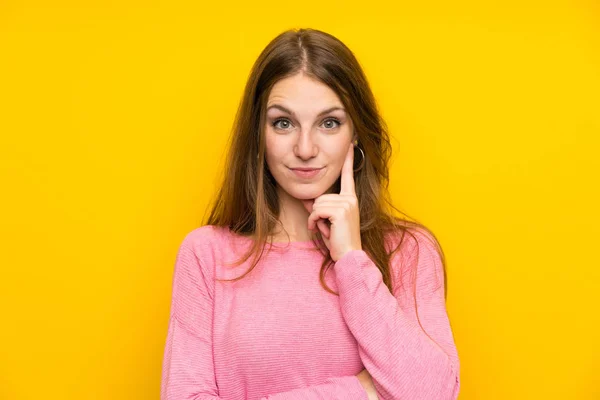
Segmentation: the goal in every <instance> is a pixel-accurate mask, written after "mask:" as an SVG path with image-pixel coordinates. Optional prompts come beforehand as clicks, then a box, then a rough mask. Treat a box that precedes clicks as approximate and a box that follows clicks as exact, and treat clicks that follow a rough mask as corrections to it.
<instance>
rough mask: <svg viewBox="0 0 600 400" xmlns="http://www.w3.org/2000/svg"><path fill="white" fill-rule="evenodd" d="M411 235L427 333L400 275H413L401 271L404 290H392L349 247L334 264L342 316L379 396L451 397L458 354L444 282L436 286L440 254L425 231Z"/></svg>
mask: <svg viewBox="0 0 600 400" xmlns="http://www.w3.org/2000/svg"><path fill="white" fill-rule="evenodd" d="M415 236H416V237H417V239H418V241H419V248H418V249H419V251H418V253H419V254H418V258H417V259H416V260H417V261H416V262H415V263H414V265H415V266H416V293H415V294H416V299H417V305H418V315H419V319H420V321H421V325H422V326H423V328H424V330H425V331H426V332H427V333H425V332H424V331H423V329H421V326H420V325H419V323H418V322H417V318H416V311H417V309H416V306H415V304H414V302H413V300H412V295H413V292H412V286H409V282H410V281H409V280H406V281H405V279H404V275H408V276H409V277H411V276H414V275H411V274H410V273H409V271H403V276H402V280H403V286H402V288H403V289H404V290H396V287H395V288H394V292H396V294H395V295H393V294H392V293H390V291H389V289H388V288H387V286H385V285H384V283H383V279H382V275H381V272H380V271H379V269H378V268H377V266H376V265H375V263H374V262H373V261H372V260H371V259H370V258H369V257H368V255H367V253H366V252H364V251H363V250H353V251H350V252H348V253H346V254H345V255H344V256H343V257H341V258H340V259H339V260H338V261H337V262H336V264H335V272H336V279H337V283H338V288H339V294H340V305H341V308H342V315H343V316H344V319H345V321H346V323H347V325H348V327H349V329H350V331H351V332H352V334H353V335H354V337H355V338H356V340H357V342H358V347H359V354H360V357H361V359H362V361H363V364H364V365H365V368H366V369H367V370H368V371H369V373H370V374H371V377H372V380H373V383H374V385H375V387H376V389H377V394H378V396H379V398H380V399H382V400H384V399H385V400H388V399H401V400H409V399H410V400H415V399H435V400H442V399H443V400H455V399H456V398H457V397H458V391H459V387H460V380H459V359H458V354H457V350H456V347H455V345H454V339H453V335H452V331H451V328H450V323H449V320H448V315H447V313H446V308H445V299H444V285H443V283H442V284H441V285H439V282H443V280H441V277H443V269H442V264H441V259H440V258H439V255H438V253H437V252H436V251H435V248H434V246H433V244H431V243H430V242H429V241H428V240H427V239H426V238H425V236H424V233H421V231H419V232H416V235H415ZM409 237H410V236H407V238H409ZM405 240H406V239H405ZM415 252H416V250H415ZM399 253H402V252H396V253H395V254H394V257H392V260H391V264H392V265H391V267H392V271H393V272H394V274H398V272H396V270H398V269H400V267H399V266H398V264H399V263H400V261H399V260H400V258H399V257H401V256H402V255H401V254H400V255H399ZM413 259H414V258H411V259H409V260H408V261H410V260H413ZM408 265H413V263H408Z"/></svg>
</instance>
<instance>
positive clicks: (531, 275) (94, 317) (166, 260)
mask: <svg viewBox="0 0 600 400" xmlns="http://www.w3.org/2000/svg"><path fill="white" fill-rule="evenodd" d="M101 3H104V2H91V1H87V2H66V1H53V2H42V1H29V2H10V1H9V2H2V3H0V132H1V136H0V140H1V141H0V171H1V172H0V173H1V175H0V178H1V188H2V196H1V197H0V198H1V200H0V202H1V203H0V209H1V210H2V222H1V223H0V226H1V227H2V228H1V230H2V240H1V246H2V248H1V252H0V265H1V267H2V279H0V307H1V308H0V312H1V315H2V328H1V329H0V399H7V400H23V399H40V398H43V399H45V400H51V399H77V400H83V399H114V400H117V399H158V397H159V385H160V372H161V371H160V367H161V362H162V356H163V346H164V340H165V337H166V328H167V322H168V307H169V301H170V294H171V293H170V291H171V277H172V272H173V263H174V259H175V255H176V251H177V247H178V246H179V244H180V242H181V240H182V239H183V237H184V235H185V234H186V233H187V232H189V231H190V230H192V229H194V228H195V227H197V226H199V224H200V221H201V219H202V215H203V212H204V209H205V207H206V205H207V202H208V201H209V198H210V194H211V192H212V191H213V190H214V187H215V184H216V177H217V176H218V173H219V170H220V169H219V166H220V165H221V164H220V163H221V160H220V155H221V153H222V151H223V146H224V143H225V140H226V136H227V134H228V132H229V128H230V126H231V121H232V118H233V115H234V113H235V110H236V107H237V104H238V100H239V97H240V95H241V93H242V89H243V85H244V83H245V79H246V77H247V74H248V72H249V69H250V67H251V65H252V62H253V61H254V59H255V58H256V56H257V55H258V53H259V52H260V51H261V50H262V48H263V47H264V46H265V45H266V44H267V42H268V41H269V40H270V39H271V38H273V37H274V36H275V35H276V34H278V33H279V32H281V31H282V30H284V29H287V28H290V27H298V26H308V27H314V28H319V29H323V30H326V31H328V32H331V33H332V34H334V35H336V36H338V37H339V38H340V39H342V40H343V41H345V42H346V43H347V44H348V45H349V46H350V47H351V48H352V49H353V50H354V51H355V53H356V54H357V56H358V57H359V60H360V61H361V62H362V64H363V65H364V68H365V70H366V72H367V74H368V76H369V78H370V81H371V83H372V87H373V90H374V91H375V95H376V97H377V98H378V100H379V102H380V105H381V108H382V111H383V114H384V116H385V118H386V119H387V121H388V123H389V126H390V128H391V131H392V134H393V135H394V140H395V142H394V150H395V153H394V163H393V167H392V184H391V189H392V193H393V197H394V199H395V200H396V204H398V206H400V207H401V208H402V209H403V210H404V211H406V212H408V213H409V214H410V215H413V216H415V217H417V218H418V219H420V220H421V221H423V222H424V223H426V224H427V225H428V226H429V227H430V228H431V229H432V230H433V231H434V232H435V233H436V234H437V235H438V237H439V239H440V241H441V243H442V246H443V248H444V250H445V252H446V257H447V261H448V274H449V288H448V289H449V296H448V312H449V314H450V317H451V321H452V324H453V329H454V332H455V338H456V343H457V346H458V350H459V355H460V358H461V362H462V374H461V380H462V385H461V394H460V399H461V400H468V399H486V400H495V399H597V398H600V373H599V372H598V370H599V367H600V364H599V360H600V345H599V344H598V343H599V342H598V338H600V327H599V325H600V312H599V311H598V309H599V307H600V301H599V299H598V289H599V288H600V283H599V282H600V263H599V261H598V254H597V249H598V241H599V240H600V234H599V229H598V224H599V222H600V218H599V212H598V206H599V204H600V201H599V200H600V199H599V196H598V181H599V180H600V179H599V177H598V174H599V172H600V165H599V161H598V160H599V158H600V157H599V156H598V153H599V150H600V148H599V147H600V146H598V145H599V134H600V116H599V114H600V101H599V96H600V95H599V93H600V8H599V6H598V3H596V2H592V1H588V2H583V1H582V2H574V1H570V2H567V1H556V2H547V1H546V2H542V1H540V2H538V3H533V2H523V1H521V2H517V1H513V2H495V3H496V4H493V5H492V3H490V2H475V1H473V2H472V3H467V2H465V1H453V2H429V3H427V4H424V3H421V2H412V3H413V4H404V5H398V2H389V3H387V4H386V3H382V2H366V3H364V2H356V3H355V4H350V3H349V2H341V1H334V2H323V1H312V0H311V1H306V2H289V5H287V6H284V5H281V4H280V2H275V1H273V2H269V3H263V4H261V6H255V5H252V4H245V3H242V2H240V3H239V5H235V4H234V5H232V4H231V3H230V2H217V3H219V4H222V6H221V8H219V9H217V8H214V9H206V8H205V6H204V5H200V3H202V2H195V1H189V2H177V3H176V2H168V3H169V4H166V3H167V2H164V3H165V4H163V5H161V4H159V3H158V2H142V1H139V2H137V3H134V2H132V1H129V2H123V1H120V2H112V3H113V4H112V5H106V4H101ZM250 3H251V2H250ZM49 4H52V5H49ZM482 4H486V6H484V5H482ZM366 6H368V7H369V9H365V7H366Z"/></svg>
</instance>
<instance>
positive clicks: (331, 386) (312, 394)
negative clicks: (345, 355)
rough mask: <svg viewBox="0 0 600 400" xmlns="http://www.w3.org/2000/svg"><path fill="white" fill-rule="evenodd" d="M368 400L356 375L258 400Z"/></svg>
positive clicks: (335, 378)
mask: <svg viewBox="0 0 600 400" xmlns="http://www.w3.org/2000/svg"><path fill="white" fill-rule="evenodd" d="M338 399H339V400H368V396H367V391H366V390H365V389H364V388H363V386H362V385H361V383H360V381H359V380H358V377H357V376H356V375H348V376H340V377H333V378H328V379H327V380H325V382H324V383H322V384H320V385H312V386H306V387H301V388H297V389H293V390H290V391H287V392H280V393H275V394H270V395H268V396H265V397H262V398H261V399H260V400H338Z"/></svg>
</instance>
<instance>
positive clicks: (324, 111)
mask: <svg viewBox="0 0 600 400" xmlns="http://www.w3.org/2000/svg"><path fill="white" fill-rule="evenodd" d="M271 108H276V109H278V110H281V111H283V112H285V113H288V114H290V115H292V116H293V117H296V114H295V113H294V112H293V111H290V110H288V109H287V108H285V107H284V106H282V105H279V104H273V105H271V106H269V107H268V108H267V111H269V110H270V109H271ZM335 110H342V111H344V112H346V110H344V108H343V107H338V106H334V107H330V108H328V109H326V110H323V111H321V112H320V113H319V114H317V117H320V116H321V115H325V114H328V113H330V112H332V111H335Z"/></svg>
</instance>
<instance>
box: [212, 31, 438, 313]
mask: <svg viewBox="0 0 600 400" xmlns="http://www.w3.org/2000/svg"><path fill="white" fill-rule="evenodd" d="M300 72H302V73H304V74H306V75H307V76H310V77H311V78H314V79H317V80H319V81H320V82H323V83H324V84H326V85H327V86H328V87H330V88H331V89H332V90H333V91H334V92H335V93H336V94H337V95H338V96H339V98H340V100H341V101H342V103H343V105H344V107H345V108H346V110H347V113H348V114H349V115H350V117H351V120H352V123H353V126H354V129H355V131H354V132H355V134H357V137H358V143H359V145H360V147H361V148H362V149H363V151H364V155H365V157H364V161H363V167H362V168H361V169H360V170H359V171H358V172H355V173H354V179H355V190H356V195H357V198H358V204H359V208H360V234H361V244H362V249H363V250H364V251H365V252H366V253H367V254H368V255H369V257H370V258H371V259H372V260H373V261H374V263H375V264H376V265H377V267H378V268H379V270H380V271H381V275H382V277H383V282H384V283H385V285H386V286H387V287H388V289H389V290H390V292H392V293H394V291H395V290H397V289H398V288H397V287H396V286H395V284H394V281H395V280H396V279H395V277H394V276H393V275H394V274H393V273H392V271H391V268H390V259H391V257H392V255H393V252H395V251H397V250H398V249H399V248H400V247H401V244H402V242H403V241H404V240H405V239H404V237H405V235H406V234H407V233H408V234H409V235H411V236H412V237H413V238H414V239H415V242H416V243H417V245H418V241H417V240H416V237H415V235H414V234H413V232H412V230H413V229H418V230H421V231H425V232H427V235H426V237H427V238H428V239H429V240H431V241H432V242H433V243H434V245H435V247H436V250H437V251H438V253H439V255H440V257H441V260H442V267H443V271H444V287H446V272H445V270H446V266H445V264H446V263H445V258H444V254H443V251H442V249H441V247H440V246H439V242H438V241H437V238H436V237H435V235H434V234H433V233H432V232H431V231H430V230H429V229H427V228H426V227H425V226H424V225H423V224H421V223H419V222H417V221H416V220H415V219H414V218H410V217H409V218H410V219H408V218H402V217H399V216H395V215H394V214H393V211H394V210H395V211H397V212H399V213H401V214H403V215H404V216H407V215H406V214H405V213H404V212H402V211H400V210H398V209H397V208H396V207H394V205H393V204H392V202H391V201H390V196H389V193H388V184H389V171H388V162H389V159H390V156H391V144H390V140H389V135H388V129H387V126H386V124H385V122H384V120H383V118H382V117H381V116H380V114H379V111H378V110H377V105H376V101H375V98H374V96H373V93H372V91H371V89H370V86H369V83H368V82H367V79H366V77H365V74H364V72H363V70H362V68H361V66H360V64H359V62H358V61H357V59H356V58H355V56H354V55H353V53H352V51H351V50H350V49H349V48H348V47H346V45H344V44H343V43H342V42H341V41H340V40H338V39H337V38H335V37H334V36H332V35H330V34H328V33H325V32H322V31H319V30H316V29H298V30H288V31H285V32H283V33H281V34H279V35H278V36H277V37H275V38H274V39H273V40H272V41H271V42H270V43H269V44H268V45H267V46H266V47H265V48H264V50H263V51H262V52H261V54H260V55H259V57H258V59H257V60H256V62H255V63H254V65H253V67H252V70H251V72H250V75H249V77H248V81H247V83H246V87H245V90H244V94H243V98H242V99H241V102H240V104H239V108H238V110H237V114H236V117H235V121H234V125H233V129H232V132H231V136H230V143H229V152H228V154H227V158H226V161H225V169H224V176H223V182H222V185H221V187H220V189H219V191H218V194H217V196H216V198H215V199H214V202H213V205H212V209H211V212H210V216H209V218H208V220H207V221H206V222H205V223H206V224H208V225H215V226H219V227H226V228H228V229H230V230H231V231H232V232H233V233H235V234H238V235H242V236H246V237H251V238H252V239H254V240H253V244H252V246H251V247H250V248H249V250H248V251H247V252H246V253H245V254H244V255H243V256H242V258H241V259H240V260H239V261H238V262H237V263H235V265H239V264H241V263H242V262H245V261H246V260H247V259H248V258H249V257H250V255H254V258H253V261H252V263H251V267H250V268H249V269H248V270H247V271H246V272H245V273H244V274H243V275H241V276H239V277H237V278H235V279H229V280H228V281H237V280H239V279H242V278H243V277H244V276H246V275H247V274H248V273H249V272H250V271H251V270H252V269H253V268H254V267H255V266H256V265H257V263H258V261H259V260H260V258H261V256H262V254H263V252H264V250H265V245H266V243H267V239H268V237H270V235H271V233H272V232H273V229H274V228H275V227H276V225H277V224H278V216H279V211H280V209H279V201H278V195H277V191H276V185H277V183H276V181H275V179H274V178H273V176H272V175H271V173H270V171H269V169H268V166H265V159H264V155H265V123H266V104H267V100H268V98H269V93H270V91H271V89H272V88H273V86H274V85H275V83H276V82H277V81H279V80H281V79H284V78H286V77H290V76H293V75H295V74H297V73H300ZM360 158H361V155H360V154H359V155H358V156H357V155H356V153H355V157H354V159H355V162H356V161H359V159H360ZM359 162H360V161H359ZM340 181H341V180H340V178H338V179H337V181H336V182H335V183H334V186H333V187H334V190H335V191H334V193H338V192H339V189H340V183H341V182H340ZM407 217H408V216H407ZM411 219H412V221H411ZM390 237H392V238H397V239H398V240H394V242H395V243H397V246H393V247H394V248H391V249H389V250H390V251H389V252H388V249H387V248H386V243H389V238H390ZM313 241H314V244H315V247H317V248H318V249H319V250H320V251H321V252H322V253H323V256H324V260H323V264H322V266H321V270H320V282H321V285H322V286H323V288H324V289H325V290H327V291H328V292H330V293H332V294H334V295H339V294H338V293H336V292H334V291H332V290H331V289H330V288H329V287H328V286H327V284H326V283H325V274H326V272H327V269H328V268H331V267H332V265H333V260H332V259H331V256H330V255H329V251H328V249H327V248H326V246H325V244H324V242H323V240H322V237H321V233H320V232H317V234H316V237H315V239H314V240H313ZM270 243H271V245H272V240H271V241H270ZM398 282H400V284H401V282H402V280H399V281H398ZM413 295H414V296H415V300H416V295H415V294H414V292H413ZM446 296H447V293H446V292H444V297H445V298H446ZM419 323H420V322H419Z"/></svg>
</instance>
